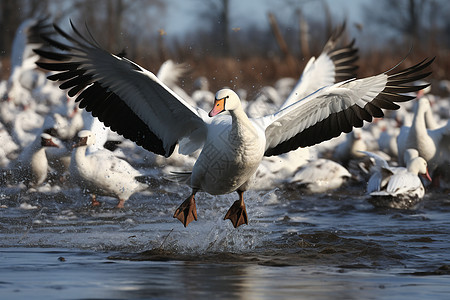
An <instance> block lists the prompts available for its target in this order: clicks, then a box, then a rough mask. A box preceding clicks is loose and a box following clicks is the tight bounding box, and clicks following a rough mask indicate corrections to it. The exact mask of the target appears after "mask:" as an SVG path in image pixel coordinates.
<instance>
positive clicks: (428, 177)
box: [423, 169, 432, 182]
mask: <svg viewBox="0 0 450 300" xmlns="http://www.w3.org/2000/svg"><path fill="white" fill-rule="evenodd" d="M423 177H425V178H426V179H428V180H429V181H430V182H432V180H431V176H430V173H428V169H427V172H426V173H425V174H423Z"/></svg>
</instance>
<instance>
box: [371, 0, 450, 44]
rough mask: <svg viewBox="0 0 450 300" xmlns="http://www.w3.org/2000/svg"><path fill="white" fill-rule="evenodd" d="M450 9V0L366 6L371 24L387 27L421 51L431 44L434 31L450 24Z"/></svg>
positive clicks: (386, 0)
mask: <svg viewBox="0 0 450 300" xmlns="http://www.w3.org/2000/svg"><path fill="white" fill-rule="evenodd" d="M449 7H450V2H449V1H447V0H396V1H390V0H380V1H378V2H377V5H373V4H372V3H371V4H366V5H365V6H364V14H365V20H367V22H368V23H369V24H370V23H372V24H375V25H377V26H379V27H385V28H386V27H387V28H388V29H390V30H392V31H393V32H394V33H396V34H397V37H403V42H411V41H412V42H413V44H414V47H415V48H418V49H420V48H423V47H424V46H426V45H427V44H429V42H430V40H429V39H430V38H432V36H433V34H432V33H433V32H434V33H437V32H438V31H441V29H442V28H445V27H446V26H448V25H449V24H450V23H449V18H448V12H449ZM439 28H441V29H439ZM445 39H446V40H448V38H445Z"/></svg>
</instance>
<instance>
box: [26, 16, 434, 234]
mask: <svg viewBox="0 0 450 300" xmlns="http://www.w3.org/2000/svg"><path fill="white" fill-rule="evenodd" d="M55 29H56V31H57V32H58V33H59V34H60V35H61V36H62V37H64V38H65V39H66V40H67V41H68V43H67V42H66V43H61V42H59V41H55V40H52V39H51V38H49V39H47V40H48V41H49V42H50V43H51V44H53V45H54V46H56V47H58V48H59V49H62V50H63V51H62V52H53V51H47V50H35V51H36V53H38V54H39V55H41V56H42V57H43V58H46V59H50V60H53V62H39V63H38V65H39V66H40V67H42V68H44V69H48V70H52V71H56V73H55V75H52V79H53V80H60V81H62V82H63V83H62V85H63V87H64V88H67V89H68V94H69V96H75V95H77V99H76V101H77V102H79V106H80V107H82V108H83V107H84V108H86V110H87V111H92V114H93V115H96V116H98V118H99V119H100V121H102V122H103V123H104V124H105V125H106V126H109V127H110V128H111V130H113V131H116V132H118V133H119V134H121V135H123V136H124V137H125V138H128V139H131V140H133V141H135V142H136V143H137V144H138V145H141V146H142V147H144V148H145V149H147V150H149V151H152V152H154V153H157V154H160V155H164V156H166V157H169V156H170V155H171V154H172V153H173V151H174V149H175V146H176V145H177V144H178V145H179V152H180V153H182V154H185V155H186V154H190V153H193V152H194V151H197V150H199V149H202V150H201V152H200V154H199V156H198V159H197V161H196V162H195V165H194V167H193V169H192V171H191V172H180V173H175V174H173V178H172V179H175V180H178V181H179V182H184V183H187V184H188V185H189V186H190V187H191V194H190V195H189V197H188V198H187V199H186V200H185V201H184V202H183V203H182V204H181V205H180V207H179V208H178V209H177V210H176V211H175V214H174V217H175V218H177V219H179V220H180V221H181V222H182V223H183V224H184V225H185V226H187V225H188V224H189V223H190V222H191V221H193V220H196V219H197V209H196V202H195V195H196V194H197V192H199V191H204V192H207V193H209V194H212V195H220V194H228V193H232V192H237V193H238V195H239V199H238V200H237V201H235V202H234V203H233V205H232V206H231V207H230V209H229V210H228V212H227V213H226V214H225V219H230V221H231V222H232V224H233V226H234V227H238V226H240V225H242V224H248V217H247V212H246V208H245V203H244V196H243V195H244V192H245V191H246V190H247V188H248V187H249V184H250V182H251V179H252V176H253V175H254V174H255V172H256V170H257V168H258V166H259V164H260V163H261V160H262V158H263V156H273V155H279V154H282V153H286V152H289V151H291V150H295V149H297V148H299V147H307V146H311V145H314V144H317V143H320V142H322V141H325V140H329V139H331V138H333V137H336V136H338V135H340V134H341V133H342V132H346V133H348V132H350V131H351V130H352V129H353V127H361V126H363V124H364V120H365V121H367V122H370V121H372V118H373V117H382V116H383V115H384V114H383V111H382V108H386V109H398V108H399V106H398V105H396V104H395V103H394V102H402V101H408V100H411V99H412V97H411V96H406V95H401V94H398V92H409V91H416V90H418V89H420V88H423V87H420V86H419V87H417V86H409V85H407V84H408V83H409V82H412V81H414V80H418V79H421V78H424V77H426V76H428V75H429V73H423V72H422V71H423V70H424V69H425V68H426V67H427V66H429V65H430V64H431V63H432V61H433V60H424V61H422V62H420V63H418V64H416V65H414V66H412V67H410V68H407V69H405V70H401V71H398V72H397V73H391V72H389V73H382V74H379V75H375V76H372V77H367V78H362V79H351V80H347V81H344V82H340V83H336V84H333V85H329V86H326V87H322V88H321V89H319V90H318V91H316V92H315V93H312V94H310V95H309V96H307V97H306V98H303V99H301V101H297V102H295V103H293V104H291V105H289V106H287V107H286V108H285V109H282V110H280V111H278V112H276V113H275V114H269V115H266V116H264V117H262V118H258V119H254V118H251V119H249V118H248V117H247V115H246V114H245V112H244V110H243V108H242V106H241V101H240V99H239V97H238V95H237V94H236V93H235V92H234V91H232V90H230V89H222V90H219V91H218V92H217V93H216V95H215V101H214V106H213V108H212V110H211V111H210V112H209V113H207V112H206V111H204V110H202V109H200V108H197V107H193V106H191V105H189V104H188V103H187V102H186V101H185V100H183V99H182V98H181V97H179V96H178V95H177V94H176V93H174V92H173V91H172V90H170V89H169V88H168V87H167V86H166V85H165V84H164V83H162V82H161V80H159V79H158V78H157V77H156V76H155V75H154V74H153V73H151V72H149V71H147V70H145V69H144V68H142V67H141V66H139V65H137V64H136V63H134V62H132V61H130V60H128V59H127V58H125V57H118V56H115V55H113V54H111V53H109V52H107V51H106V50H103V49H102V48H101V47H100V45H98V44H97V43H96V42H95V41H94V40H93V39H89V38H88V37H84V36H83V35H82V34H81V33H79V32H78V30H77V29H76V28H75V27H74V26H73V24H72V30H73V32H74V36H71V35H70V34H68V33H66V32H64V31H63V30H62V29H60V28H59V27H58V26H57V25H55ZM80 74H82V75H80ZM331 95H333V96H331ZM299 100H300V99H299ZM125 120H126V121H125ZM72 159H73V157H72Z"/></svg>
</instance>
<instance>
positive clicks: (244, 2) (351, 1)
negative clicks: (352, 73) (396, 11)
mask: <svg viewBox="0 0 450 300" xmlns="http://www.w3.org/2000/svg"><path fill="white" fill-rule="evenodd" d="M325 1H326V2H327V3H328V5H329V7H330V9H331V12H332V14H333V15H334V17H335V20H336V21H337V22H340V21H342V20H344V18H345V17H346V18H347V21H348V23H350V24H352V23H362V21H363V16H362V11H361V8H362V6H363V4H365V3H370V0H325ZM303 2H304V4H303V5H302V6H301V8H302V10H303V14H304V15H308V14H309V15H312V14H317V13H319V15H318V16H314V17H315V18H318V19H319V18H320V17H321V15H320V13H321V12H323V9H322V7H323V5H322V3H321V1H317V0H316V1H314V0H311V1H306V2H305V1H303ZM199 3H202V2H201V1H198V0H197V1H195V0H188V1H179V0H169V1H168V5H167V15H166V18H164V20H162V21H161V22H162V23H161V24H160V26H161V27H162V28H164V30H165V31H166V32H167V33H169V34H175V35H179V34H180V35H182V34H183V33H184V32H185V29H186V28H190V29H192V27H193V26H196V24H198V23H199V22H198V20H197V18H198V14H196V12H195V5H198V4H199ZM285 3H286V1H276V0H231V3H230V8H231V10H232V15H231V20H230V23H231V24H230V25H231V27H232V28H236V27H243V26H245V25H246V24H249V23H254V24H260V25H261V26H268V19H267V14H268V12H273V13H275V14H276V16H277V17H278V18H280V17H282V16H292V13H293V11H295V9H296V8H297V7H287V6H283V4H285ZM193 4H195V5H193ZM323 18H325V15H324V14H323Z"/></svg>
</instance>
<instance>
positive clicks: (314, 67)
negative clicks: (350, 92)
mask: <svg viewBox="0 0 450 300" xmlns="http://www.w3.org/2000/svg"><path fill="white" fill-rule="evenodd" d="M344 29H345V23H344V24H343V25H342V26H341V27H340V28H338V29H337V30H335V31H334V33H333V34H332V36H331V37H330V39H329V40H328V42H327V43H326V44H325V47H324V48H323V50H322V53H321V54H320V55H319V57H317V59H316V58H315V57H312V58H311V59H310V60H309V61H308V63H307V64H306V66H305V69H304V70H303V73H302V76H301V77H300V79H299V81H298V82H297V84H296V85H295V87H294V89H293V90H292V91H291V93H290V94H289V96H288V98H287V99H286V101H285V102H284V103H283V105H282V106H281V107H280V109H283V108H286V107H288V106H289V105H291V104H293V103H295V102H297V101H298V100H300V99H303V98H304V97H306V96H308V95H309V94H311V93H313V92H315V91H317V90H318V89H320V88H321V87H324V86H328V85H331V84H333V83H336V82H341V81H344V80H348V79H351V78H355V77H356V74H355V71H356V70H357V69H358V66H357V65H355V64H354V63H355V61H356V60H357V59H358V55H357V53H358V49H357V48H355V47H354V43H355V40H353V41H352V42H351V43H350V44H348V45H346V46H343V47H339V44H340V39H341V37H342V33H343V32H344Z"/></svg>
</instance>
